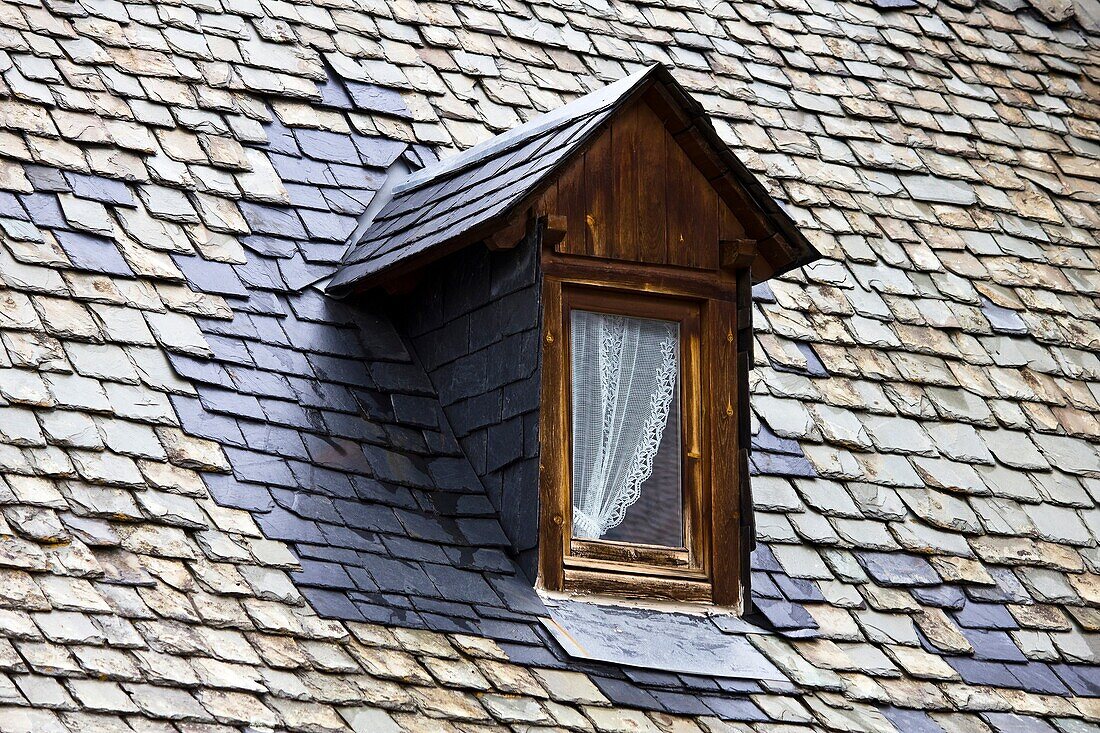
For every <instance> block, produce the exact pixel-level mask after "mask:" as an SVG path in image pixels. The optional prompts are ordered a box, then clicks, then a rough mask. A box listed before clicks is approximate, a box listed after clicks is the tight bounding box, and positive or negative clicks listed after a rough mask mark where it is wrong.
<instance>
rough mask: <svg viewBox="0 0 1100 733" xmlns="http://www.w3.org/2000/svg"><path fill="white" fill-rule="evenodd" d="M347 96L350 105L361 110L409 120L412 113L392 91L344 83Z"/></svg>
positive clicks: (366, 85)
mask: <svg viewBox="0 0 1100 733" xmlns="http://www.w3.org/2000/svg"><path fill="white" fill-rule="evenodd" d="M345 85H346V87H347V91H348V95H349V96H350V97H351V101H352V103H353V104H354V105H355V106H356V107H357V108H359V109H361V110H366V111H368V112H379V113H381V114H384V115H391V116H393V117H401V118H403V119H411V118H412V113H411V112H410V111H409V107H408V105H406V104H405V100H404V99H402V97H401V94H400V93H398V92H396V91H394V90H393V89H386V88H385V87H380V86H375V85H374V84H364V83H362V82H358V81H347V82H345Z"/></svg>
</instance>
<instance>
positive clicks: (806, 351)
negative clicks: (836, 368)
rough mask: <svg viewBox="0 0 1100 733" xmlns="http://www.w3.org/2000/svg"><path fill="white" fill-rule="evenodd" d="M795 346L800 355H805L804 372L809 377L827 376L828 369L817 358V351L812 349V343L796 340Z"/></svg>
mask: <svg viewBox="0 0 1100 733" xmlns="http://www.w3.org/2000/svg"><path fill="white" fill-rule="evenodd" d="M795 348H797V349H798V351H799V352H800V353H801V354H802V356H804V357H806V370H805V371H806V374H808V375H809V376H811V377H827V376H829V370H828V369H826V368H825V365H824V364H822V363H821V359H819V358H817V352H815V351H814V347H813V345H812V344H808V343H805V342H803V341H798V342H795Z"/></svg>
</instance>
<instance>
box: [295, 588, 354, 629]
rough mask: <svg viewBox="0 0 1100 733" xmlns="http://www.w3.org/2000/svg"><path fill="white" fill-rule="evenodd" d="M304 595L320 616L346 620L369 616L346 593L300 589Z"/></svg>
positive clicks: (319, 589)
mask: <svg viewBox="0 0 1100 733" xmlns="http://www.w3.org/2000/svg"><path fill="white" fill-rule="evenodd" d="M300 590H301V592H302V595H303V596H305V598H306V600H307V601H309V605H310V606H312V607H313V610H314V611H316V612H317V613H318V615H320V616H324V617H326V618H336V619H341V620H344V621H365V620H367V618H366V617H365V616H364V615H363V614H362V613H361V612H360V611H359V608H358V606H356V604H354V603H352V602H351V601H350V600H349V599H348V596H347V594H346V593H339V592H335V591H331V590H325V589H323V588H307V587H303V588H301V589H300Z"/></svg>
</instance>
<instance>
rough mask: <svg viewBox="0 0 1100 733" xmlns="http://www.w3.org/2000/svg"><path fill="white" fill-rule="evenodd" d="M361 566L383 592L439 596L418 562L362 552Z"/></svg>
mask: <svg viewBox="0 0 1100 733" xmlns="http://www.w3.org/2000/svg"><path fill="white" fill-rule="evenodd" d="M362 567H363V569H364V570H366V571H367V573H369V574H370V577H371V579H372V580H373V581H374V582H375V583H376V584H377V585H378V587H379V588H380V589H381V590H383V591H385V592H390V593H404V594H407V595H416V596H421V597H424V596H427V597H431V598H439V597H440V592H439V590H438V589H437V588H436V586H435V584H434V583H433V582H432V581H431V579H430V578H429V577H428V576H427V574H426V573H425V572H424V571H423V569H421V567H420V565H419V564H418V563H413V562H409V561H402V560H395V559H393V558H389V557H383V556H382V555H372V554H367V553H364V554H363V555H362ZM444 597H447V598H450V597H448V596H444Z"/></svg>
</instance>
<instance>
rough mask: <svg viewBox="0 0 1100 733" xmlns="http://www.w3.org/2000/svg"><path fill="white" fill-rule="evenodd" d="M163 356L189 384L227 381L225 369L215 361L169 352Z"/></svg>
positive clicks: (223, 382) (224, 382) (222, 382)
mask: <svg viewBox="0 0 1100 733" xmlns="http://www.w3.org/2000/svg"><path fill="white" fill-rule="evenodd" d="M164 355H165V356H166V357H167V358H168V362H169V363H170V364H171V365H172V368H173V369H174V370H175V371H176V373H177V374H179V375H180V376H181V377H183V378H184V379H186V380H188V381H190V382H203V383H205V384H226V382H227V381H228V378H227V375H226V370H225V368H224V367H223V366H222V365H221V364H219V363H218V362H216V361H211V360H210V359H200V358H197V357H194V356H187V355H186V354H177V353H175V352H171V351H166V352H164Z"/></svg>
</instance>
